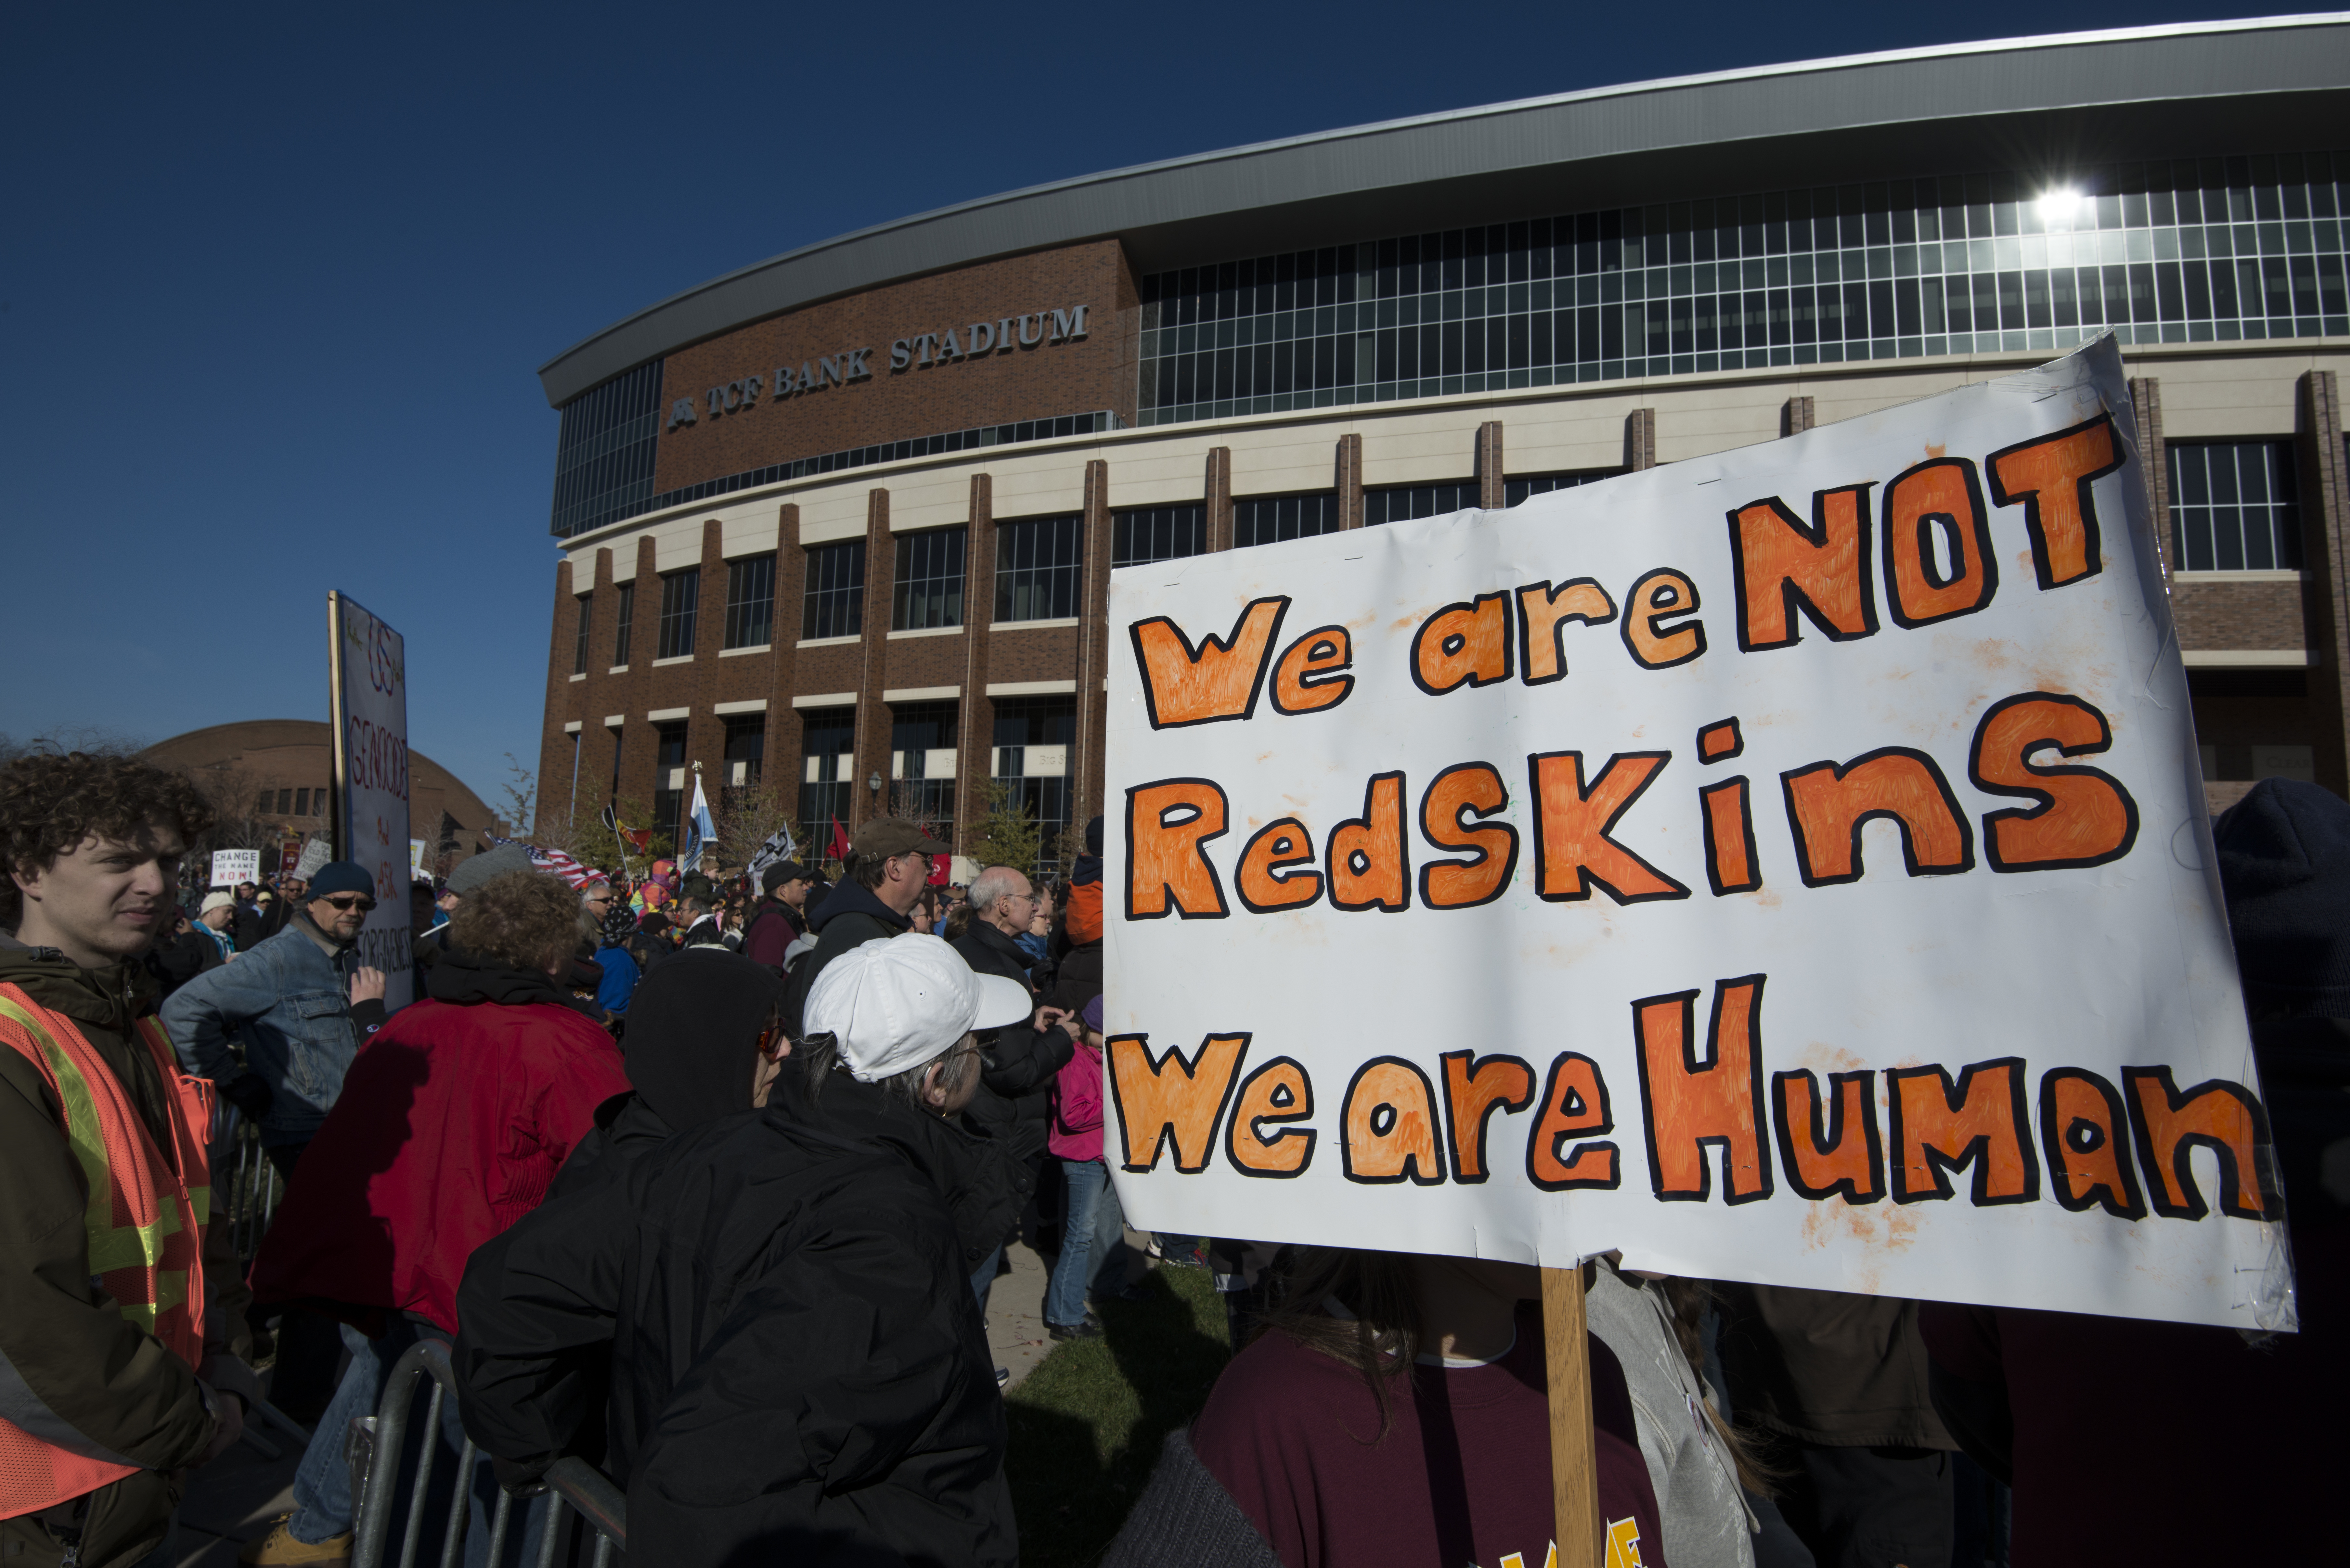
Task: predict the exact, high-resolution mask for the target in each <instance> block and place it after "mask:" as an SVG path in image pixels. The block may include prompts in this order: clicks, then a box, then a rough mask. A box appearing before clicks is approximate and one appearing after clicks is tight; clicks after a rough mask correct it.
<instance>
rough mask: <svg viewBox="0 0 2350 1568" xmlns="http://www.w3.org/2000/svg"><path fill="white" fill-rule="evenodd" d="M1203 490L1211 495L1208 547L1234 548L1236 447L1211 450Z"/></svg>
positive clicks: (1212, 448)
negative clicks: (1233, 469)
mask: <svg viewBox="0 0 2350 1568" xmlns="http://www.w3.org/2000/svg"><path fill="white" fill-rule="evenodd" d="M1201 494H1202V495H1204V496H1206V497H1207V510H1208V548H1209V549H1210V550H1229V549H1231V548H1232V448H1230V447H1228V446H1211V447H1210V448H1209V449H1208V472H1207V477H1206V479H1205V480H1204V481H1203V482H1202V488H1201Z"/></svg>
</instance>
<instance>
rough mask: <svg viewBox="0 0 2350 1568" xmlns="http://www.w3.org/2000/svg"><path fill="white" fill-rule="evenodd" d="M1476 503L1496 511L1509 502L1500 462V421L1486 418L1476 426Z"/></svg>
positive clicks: (1504, 473) (1503, 471)
mask: <svg viewBox="0 0 2350 1568" xmlns="http://www.w3.org/2000/svg"><path fill="white" fill-rule="evenodd" d="M1475 472H1476V475H1477V504H1478V505H1480V506H1482V507H1483V508H1484V509H1485V510H1486V511H1488V512H1498V511H1500V510H1501V509H1502V508H1503V506H1505V505H1507V504H1509V491H1508V489H1507V488H1506V481H1507V473H1506V472H1505V470H1504V468H1503V462H1502V421H1499V420H1487V421H1485V422H1484V423H1483V424H1482V425H1479V426H1478V427H1477V458H1476V469H1475Z"/></svg>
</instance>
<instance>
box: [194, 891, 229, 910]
mask: <svg viewBox="0 0 2350 1568" xmlns="http://www.w3.org/2000/svg"><path fill="white" fill-rule="evenodd" d="M235 907H236V895H235V894H234V893H207V894H205V895H204V907H203V909H199V910H197V911H196V912H197V913H198V914H202V915H209V914H211V913H212V912H213V910H214V909H234V908H235Z"/></svg>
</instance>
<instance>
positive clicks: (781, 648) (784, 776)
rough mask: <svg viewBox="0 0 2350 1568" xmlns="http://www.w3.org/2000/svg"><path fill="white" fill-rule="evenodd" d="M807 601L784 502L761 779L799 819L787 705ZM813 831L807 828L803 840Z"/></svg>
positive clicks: (789, 509)
mask: <svg viewBox="0 0 2350 1568" xmlns="http://www.w3.org/2000/svg"><path fill="white" fill-rule="evenodd" d="M806 596H807V552H806V550H803V549H801V548H800V509H799V504H798V503H796V502H791V501H786V502H785V503H784V504H783V505H782V506H780V507H778V508H777V509H776V513H775V632H774V634H773V640H774V644H775V646H774V647H772V648H770V649H768V651H767V748H766V750H767V754H766V760H765V761H764V763H761V764H760V775H759V776H760V780H761V782H762V783H764V784H771V785H774V786H775V787H777V788H779V789H781V790H782V791H783V796H784V802H785V808H786V809H787V810H788V811H789V812H790V813H791V816H792V819H793V820H794V821H795V822H796V821H798V820H799V815H800V780H801V778H802V776H803V775H804V774H805V773H806V769H805V768H803V767H802V766H801V765H800V711H799V710H798V709H796V708H795V707H793V706H792V692H793V690H794V684H793V683H794V678H795V675H796V673H797V670H798V666H799V641H800V614H801V607H802V604H803V602H804V600H805V599H806ZM808 836H809V837H811V838H813V837H814V836H816V829H815V826H814V825H813V824H810V825H808Z"/></svg>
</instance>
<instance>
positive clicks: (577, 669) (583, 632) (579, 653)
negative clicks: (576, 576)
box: [571, 594, 596, 675]
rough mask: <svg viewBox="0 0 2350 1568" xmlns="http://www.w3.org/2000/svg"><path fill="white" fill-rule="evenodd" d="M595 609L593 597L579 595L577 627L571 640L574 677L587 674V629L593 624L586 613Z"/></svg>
mask: <svg viewBox="0 0 2350 1568" xmlns="http://www.w3.org/2000/svg"><path fill="white" fill-rule="evenodd" d="M595 607H596V596H595V595H593V594H581V595H580V596H579V597H578V610H579V616H578V619H579V627H578V629H577V632H576V633H575V634H574V635H573V637H572V639H571V673H572V674H574V675H585V674H587V628H588V627H589V626H590V625H592V624H593V622H592V621H591V619H590V618H589V614H588V612H589V611H591V610H593V609H594V608H595Z"/></svg>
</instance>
